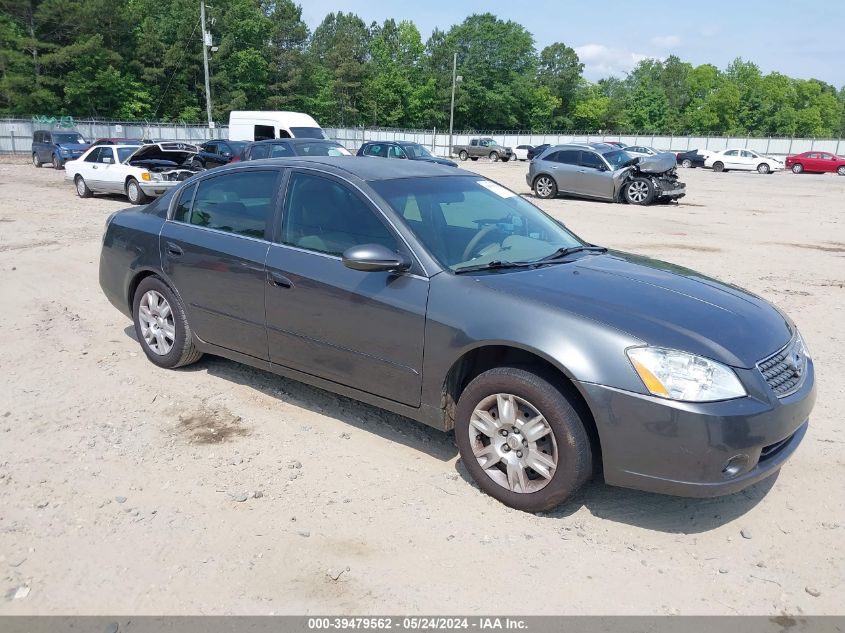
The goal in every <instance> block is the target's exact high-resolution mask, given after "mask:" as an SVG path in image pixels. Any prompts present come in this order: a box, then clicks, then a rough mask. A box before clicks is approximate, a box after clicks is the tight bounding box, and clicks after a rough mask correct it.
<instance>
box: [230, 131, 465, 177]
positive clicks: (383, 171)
mask: <svg viewBox="0 0 845 633" xmlns="http://www.w3.org/2000/svg"><path fill="white" fill-rule="evenodd" d="M286 140H287V139H286ZM271 165H272V166H276V167H278V166H282V165H284V166H287V167H319V168H321V169H324V170H325V171H326V172H328V173H334V174H336V175H338V176H349V175H351V176H355V177H357V178H359V179H360V180H365V181H376V180H397V179H399V178H436V177H438V176H475V177H477V178H481V176H479V175H478V174H473V173H472V172H469V171H465V170H463V169H456V168H454V167H449V166H448V165H440V164H437V163H429V162H425V161H416V160H384V159H383V158H376V157H373V156H291V157H287V158H265V159H261V160H251V161H246V162H239V163H234V164H230V165H226V166H224V167H217V168H216V169H215V170H214V172H215V173H222V171H228V170H233V169H244V168H251V167H261V166H271Z"/></svg>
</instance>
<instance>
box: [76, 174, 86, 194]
mask: <svg viewBox="0 0 845 633" xmlns="http://www.w3.org/2000/svg"><path fill="white" fill-rule="evenodd" d="M86 190H87V187H86V186H85V181H84V180H83V179H82V177H81V176H80V177H79V178H77V179H76V193H78V194H79V197H80V198H82V197H84V196H85V192H86Z"/></svg>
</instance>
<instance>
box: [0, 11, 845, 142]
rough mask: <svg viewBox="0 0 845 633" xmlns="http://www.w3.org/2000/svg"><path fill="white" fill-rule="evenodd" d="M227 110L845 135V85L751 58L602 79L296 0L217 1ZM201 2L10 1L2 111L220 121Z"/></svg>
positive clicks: (502, 125)
mask: <svg viewBox="0 0 845 633" xmlns="http://www.w3.org/2000/svg"><path fill="white" fill-rule="evenodd" d="M211 5H212V6H210V7H209V9H208V12H207V13H208V18H209V23H210V24H209V30H210V31H211V34H212V38H213V45H214V47H215V48H214V49H213V50H212V51H211V53H210V55H211V58H210V69H211V70H210V72H211V92H212V97H213V114H214V119H215V120H216V121H220V122H224V121H226V120H227V119H228V113H229V111H231V110H245V109H248V110H262V109H276V110H281V109H286V110H299V111H304V112H308V113H310V114H311V115H312V116H314V117H315V118H316V119H317V120H318V121H320V123H321V124H323V125H325V126H331V125H338V126H380V127H409V128H432V127H437V128H441V129H443V128H446V127H448V124H449V102H450V98H451V87H452V57H453V54H454V53H457V54H458V74H460V75H461V76H462V77H463V81H462V82H461V83H460V84H458V89H457V93H456V99H455V128H456V129H464V130H472V129H475V130H535V131H542V130H579V131H598V130H602V131H606V132H652V133H664V134H669V133H674V134H687V133H691V134H732V135H737V134H749V135H755V136H815V137H830V136H842V135H845V87H842V88H840V89H839V90H837V88H836V87H834V86H832V85H830V84H828V83H825V82H823V81H820V80H817V79H796V78H791V77H788V76H786V75H783V74H780V73H776V72H772V73H768V74H763V73H762V72H761V71H760V68H759V67H758V66H757V65H755V64H754V63H753V62H751V61H746V60H742V59H736V60H735V61H734V62H732V63H731V64H730V65H729V66H728V67H727V68H725V69H719V68H717V67H716V66H714V65H712V64H702V65H700V66H693V65H692V64H689V63H687V62H684V61H683V60H681V59H679V58H678V57H676V56H671V57H669V58H667V59H665V60H655V59H646V60H644V61H641V62H640V63H639V64H638V65H637V66H636V67H635V68H634V69H633V70H632V71H631V72H630V73H628V74H627V76H626V77H625V78H616V77H608V78H606V79H602V80H600V81H598V82H589V81H587V80H586V79H585V78H584V76H583V69H584V65H583V64H582V63H581V61H580V60H579V59H578V55H577V54H576V52H575V51H574V50H573V49H572V48H571V47H570V46H567V45H566V44H565V43H563V42H556V43H554V44H551V45H549V46H546V47H545V48H543V49H542V50H539V51H538V50H537V47H536V45H535V42H534V38H533V36H532V35H531V33H529V32H528V31H527V30H526V29H525V28H524V27H523V26H521V25H520V24H518V23H516V22H513V21H510V20H508V21H505V20H500V19H498V18H497V17H496V16H494V15H492V14H490V13H484V14H478V15H471V16H469V17H468V18H466V19H465V20H464V21H463V22H462V23H460V24H456V25H454V26H452V27H451V28H449V29H448V30H445V31H444V30H440V29H436V30H435V31H434V32H433V33H432V34H431V36H430V37H429V38H428V39H427V40H425V41H424V40H423V38H422V36H421V34H420V32H419V30H418V29H417V27H416V26H415V25H414V23H413V22H411V21H400V22H396V21H394V20H392V19H388V20H385V21H384V22H383V23H381V24H378V23H375V22H374V23H372V24H370V25H367V24H365V23H364V21H363V20H362V19H361V18H360V17H358V16H357V15H355V14H353V13H344V12H337V13H329V14H328V15H327V16H326V17H325V19H324V20H323V21H322V23H321V24H320V25H319V26H318V27H317V28H315V29H314V31H313V32H311V31H310V30H309V28H308V26H307V25H306V24H305V22H304V21H303V20H302V9H301V6H299V5H297V4H295V3H294V2H293V1H292V0H226V1H225V2H224V1H218V2H214V1H212V2H211ZM201 47H202V33H201V29H200V26H199V0H117V1H115V0H0V115H5V116H31V115H34V114H49V115H54V116H59V115H71V116H74V117H77V118H81V117H97V118H104V119H106V118H108V119H119V120H165V121H183V122H189V123H190V122H202V121H204V120H205V91H204V78H203V66H202V48H201Z"/></svg>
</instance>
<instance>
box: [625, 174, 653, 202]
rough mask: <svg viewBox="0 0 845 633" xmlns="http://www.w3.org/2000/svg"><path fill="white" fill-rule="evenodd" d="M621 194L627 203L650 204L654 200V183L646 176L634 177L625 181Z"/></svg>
mask: <svg viewBox="0 0 845 633" xmlns="http://www.w3.org/2000/svg"><path fill="white" fill-rule="evenodd" d="M622 196H623V198H624V199H625V202H627V203H628V204H638V205H642V206H645V205H647V204H651V203H652V201H653V200H654V184H653V183H652V182H651V181H650V180H649V179H648V178H634V179H632V180H630V181H629V182H626V183H625V185H624V186H623V188H622Z"/></svg>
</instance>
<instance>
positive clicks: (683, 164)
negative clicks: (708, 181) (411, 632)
mask: <svg viewBox="0 0 845 633" xmlns="http://www.w3.org/2000/svg"><path fill="white" fill-rule="evenodd" d="M681 167H684V168H686V169H690V168H691V167H692V161H691V160H690V159H689V158H685V159H684V160H682V161H681Z"/></svg>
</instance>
